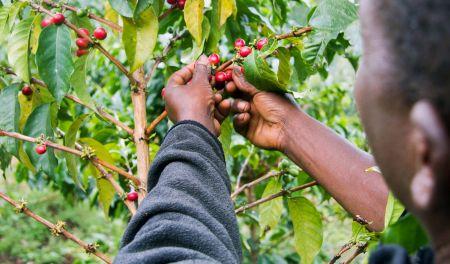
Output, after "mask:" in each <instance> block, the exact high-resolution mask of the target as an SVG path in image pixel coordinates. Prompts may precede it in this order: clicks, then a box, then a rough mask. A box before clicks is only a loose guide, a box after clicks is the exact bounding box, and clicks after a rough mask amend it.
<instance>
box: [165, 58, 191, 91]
mask: <svg viewBox="0 0 450 264" xmlns="http://www.w3.org/2000/svg"><path fill="white" fill-rule="evenodd" d="M194 65H195V63H191V64H189V65H187V66H185V67H183V68H182V69H181V70H178V71H176V72H175V73H174V74H172V76H170V79H169V81H168V82H167V86H168V87H173V86H178V85H185V84H186V83H187V82H189V81H190V80H191V79H192V75H193V73H194V67H195V66H194Z"/></svg>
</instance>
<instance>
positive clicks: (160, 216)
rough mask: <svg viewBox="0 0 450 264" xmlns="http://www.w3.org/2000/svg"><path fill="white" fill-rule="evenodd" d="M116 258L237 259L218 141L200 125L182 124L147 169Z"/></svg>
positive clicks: (166, 260)
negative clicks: (146, 180)
mask: <svg viewBox="0 0 450 264" xmlns="http://www.w3.org/2000/svg"><path fill="white" fill-rule="evenodd" d="M148 188H149V194H148V196H147V197H146V198H145V199H144V201H143V203H142V204H141V205H140V207H139V210H138V213H137V214H136V215H135V216H134V217H133V219H132V220H131V222H130V224H129V226H128V228H127V230H126V232H125V235H124V238H123V240H122V249H121V250H120V252H119V255H118V257H117V258H116V261H115V262H116V263H172V262H177V261H187V260H189V261H194V262H196V263H197V262H198V263H238V262H239V261H240V255H241V253H240V250H241V249H240V239H239V232H238V227H237V222H236V218H235V214H234V210H233V205H232V203H231V199H230V183H229V179H228V175H227V172H226V167H225V161H224V157H223V153H222V150H221V146H220V143H219V142H218V141H217V139H216V138H215V137H214V136H213V135H212V134H211V133H209V132H208V131H207V130H206V129H205V128H203V127H202V126H201V125H199V124H196V123H193V122H190V123H184V124H181V125H180V124H178V125H177V126H176V127H175V128H174V129H172V130H171V131H170V132H169V134H168V135H167V137H166V138H165V140H164V143H163V144H162V146H161V149H160V151H159V152H158V155H157V157H156V159H155V161H154V163H153V165H152V168H151V170H150V173H149V183H148Z"/></svg>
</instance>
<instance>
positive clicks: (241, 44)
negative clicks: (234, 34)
mask: <svg viewBox="0 0 450 264" xmlns="http://www.w3.org/2000/svg"><path fill="white" fill-rule="evenodd" d="M244 46H245V40H243V39H241V38H238V39H236V41H235V42H234V47H235V48H236V49H240V48H242V47H244Z"/></svg>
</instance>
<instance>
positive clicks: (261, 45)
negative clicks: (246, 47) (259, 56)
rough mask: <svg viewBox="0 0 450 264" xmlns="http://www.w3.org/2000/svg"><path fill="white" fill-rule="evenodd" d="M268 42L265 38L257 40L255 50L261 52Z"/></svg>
mask: <svg viewBox="0 0 450 264" xmlns="http://www.w3.org/2000/svg"><path fill="white" fill-rule="evenodd" d="M268 42H269V40H268V39H267V38H262V39H260V40H258V42H256V48H257V49H258V50H262V48H264V46H265V45H266V44H267V43H268Z"/></svg>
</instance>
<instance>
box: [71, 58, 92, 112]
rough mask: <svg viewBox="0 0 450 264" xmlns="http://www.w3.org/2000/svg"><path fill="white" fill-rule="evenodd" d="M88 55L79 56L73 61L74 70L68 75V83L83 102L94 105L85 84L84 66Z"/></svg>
mask: <svg viewBox="0 0 450 264" xmlns="http://www.w3.org/2000/svg"><path fill="white" fill-rule="evenodd" d="M89 57H90V55H87V56H82V57H79V58H78V59H77V60H76V61H75V65H74V69H75V70H74V72H73V74H72V76H71V77H70V84H71V85H72V87H73V90H74V92H75V94H76V95H77V96H78V98H80V100H81V101H83V103H85V104H87V105H90V106H92V107H93V106H94V101H93V99H92V97H91V95H90V94H89V90H88V87H87V86H86V67H87V62H88V60H89Z"/></svg>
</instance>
